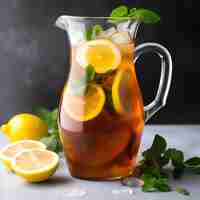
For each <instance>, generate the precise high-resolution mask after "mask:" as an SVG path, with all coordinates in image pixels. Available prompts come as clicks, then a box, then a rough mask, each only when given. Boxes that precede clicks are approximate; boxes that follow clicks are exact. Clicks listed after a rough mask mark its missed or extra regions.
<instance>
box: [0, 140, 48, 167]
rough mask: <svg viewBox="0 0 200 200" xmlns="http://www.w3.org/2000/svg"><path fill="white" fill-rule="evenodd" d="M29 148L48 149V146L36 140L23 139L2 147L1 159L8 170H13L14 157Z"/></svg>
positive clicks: (0, 151)
mask: <svg viewBox="0 0 200 200" xmlns="http://www.w3.org/2000/svg"><path fill="white" fill-rule="evenodd" d="M28 149H46V146H45V145H44V144H43V143H41V142H38V141H35V140H21V141H18V142H15V143H12V144H9V145H7V146H5V147H4V148H2V149H1V150H0V160H1V161H2V163H3V164H4V166H5V167H6V168H7V169H8V170H12V167H11V162H12V159H13V158H14V157H15V156H16V154H17V153H19V152H21V151H23V150H28Z"/></svg>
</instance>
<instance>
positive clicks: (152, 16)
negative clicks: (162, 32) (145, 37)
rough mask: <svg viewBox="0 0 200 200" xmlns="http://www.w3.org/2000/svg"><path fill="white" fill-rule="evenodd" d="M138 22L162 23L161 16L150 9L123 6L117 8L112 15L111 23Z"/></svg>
mask: <svg viewBox="0 0 200 200" xmlns="http://www.w3.org/2000/svg"><path fill="white" fill-rule="evenodd" d="M130 19H133V20H138V21H140V22H143V23H147V24H155V23H158V22H159V21H160V16H159V15H158V14H157V13H156V12H154V11H152V10H149V9H144V8H130V9H129V8H128V7H127V6H124V5H121V6H119V7H117V8H115V9H114V10H113V11H112V12H111V14H110V19H109V22H110V23H119V22H122V21H126V20H130Z"/></svg>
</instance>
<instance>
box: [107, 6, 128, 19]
mask: <svg viewBox="0 0 200 200" xmlns="http://www.w3.org/2000/svg"><path fill="white" fill-rule="evenodd" d="M127 15H128V7H127V6H118V7H117V8H115V9H114V10H113V11H112V12H111V14H110V17H113V18H115V17H124V16H127Z"/></svg>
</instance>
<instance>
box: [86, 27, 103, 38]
mask: <svg viewBox="0 0 200 200" xmlns="http://www.w3.org/2000/svg"><path fill="white" fill-rule="evenodd" d="M102 31H103V27H102V26H101V25H99V24H96V25H94V26H93V27H92V28H89V29H88V30H87V31H86V32H85V38H86V40H87V41H89V40H95V39H96V37H97V35H98V34H100V33H101V32H102Z"/></svg>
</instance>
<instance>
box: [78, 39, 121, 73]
mask: <svg viewBox="0 0 200 200" xmlns="http://www.w3.org/2000/svg"><path fill="white" fill-rule="evenodd" d="M76 60H77V62H78V63H79V64H80V65H81V66H82V67H83V68H86V67H87V66H88V65H92V66H93V67H94V68H95V71H96V73H106V72H107V71H109V70H114V69H116V68H117V67H118V66H119V64H120V63H121V52H120V49H119V48H118V47H117V45H115V44H114V43H112V42H111V41H109V40H106V39H99V40H92V41H89V42H85V43H83V44H82V45H80V47H79V48H78V49H77V53H76Z"/></svg>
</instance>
